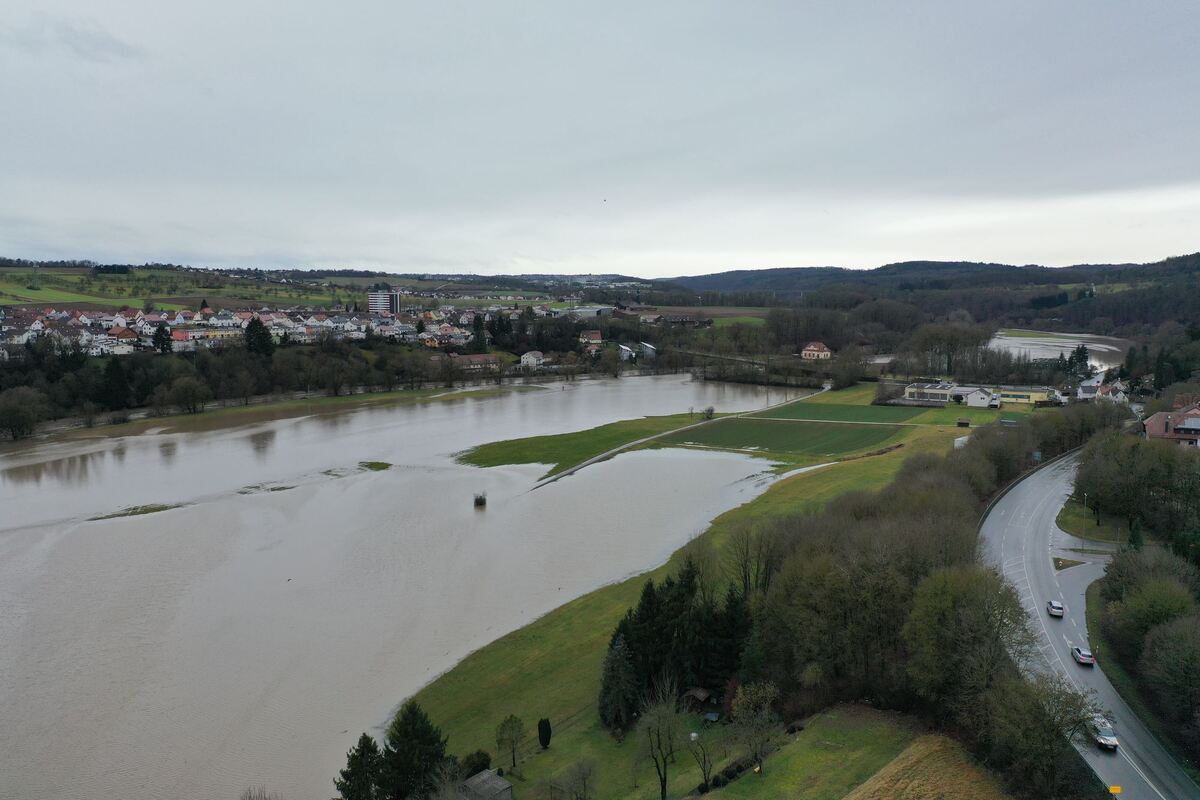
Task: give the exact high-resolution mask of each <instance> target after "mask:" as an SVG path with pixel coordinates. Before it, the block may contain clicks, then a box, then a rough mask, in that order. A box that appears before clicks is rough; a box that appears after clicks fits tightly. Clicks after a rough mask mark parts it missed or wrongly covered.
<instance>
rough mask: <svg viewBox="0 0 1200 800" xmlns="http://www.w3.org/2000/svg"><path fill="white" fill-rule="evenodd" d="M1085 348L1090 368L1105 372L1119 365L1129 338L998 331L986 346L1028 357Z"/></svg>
mask: <svg viewBox="0 0 1200 800" xmlns="http://www.w3.org/2000/svg"><path fill="white" fill-rule="evenodd" d="M1081 344H1084V345H1087V349H1088V354H1089V356H1090V361H1091V364H1092V366H1094V367H1095V368H1096V369H1108V368H1109V367H1116V366H1120V364H1121V363H1122V362H1124V361H1125V353H1126V352H1128V350H1129V346H1130V345H1131V344H1132V342H1130V341H1129V340H1128V339H1117V338H1115V337H1112V336H1092V335H1091V334H1088V333H1050V332H1047V331H1025V330H1010V331H1000V332H999V333H997V334H996V335H995V336H993V337H992V340H991V341H990V342H989V343H988V345H989V346H990V347H993V348H995V349H997V350H1008V351H1010V352H1012V353H1022V354H1024V355H1027V356H1029V358H1033V359H1037V358H1058V356H1059V354H1060V353H1061V354H1062V355H1064V356H1068V355H1070V354H1071V351H1072V350H1074V349H1075V348H1076V347H1078V346H1079V345H1081Z"/></svg>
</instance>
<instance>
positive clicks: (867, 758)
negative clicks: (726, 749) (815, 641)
mask: <svg viewBox="0 0 1200 800" xmlns="http://www.w3.org/2000/svg"><path fill="white" fill-rule="evenodd" d="M915 735H916V734H915V733H914V731H913V726H912V724H911V723H910V722H909V721H908V720H906V719H905V718H903V717H901V716H899V715H895V714H887V713H884V712H880V711H875V710H874V709H870V708H865V707H861V706H838V707H837V708H833V709H830V710H829V711H826V712H824V713H821V714H818V715H816V716H815V717H813V718H812V719H811V720H810V721H809V723H808V725H807V726H806V727H805V729H804V730H803V731H801V732H800V733H798V734H796V735H795V736H794V737H791V738H790V740H789V741H788V742H787V743H786V744H784V745H783V746H782V747H780V748H779V750H777V751H776V752H775V753H773V754H772V755H771V756H770V757H769V758H768V759H767V760H766V762H765V764H764V765H763V771H762V774H761V775H755V774H753V773H748V774H744V775H742V777H740V778H739V779H737V780H736V781H734V782H733V783H731V784H729V785H728V786H726V787H725V788H723V789H718V790H716V791H714V792H712V793H711V794H710V795H709V796H710V797H717V798H729V800H733V798H754V800H759V798H761V799H762V800H768V799H770V800H775V798H784V797H786V798H797V800H809V799H810V798H811V800H817V798H840V797H844V796H845V795H846V793H847V792H850V791H852V790H854V788H855V787H856V786H859V785H860V784H862V783H863V782H864V781H867V780H869V779H870V778H871V776H873V775H875V774H876V773H877V772H879V771H880V770H881V769H886V768H887V766H888V764H889V763H890V762H892V761H893V760H894V759H896V758H897V757H898V756H900V755H901V754H902V753H904V752H905V751H906V748H907V747H909V746H910V743H911V742H912V741H913V738H914V737H915Z"/></svg>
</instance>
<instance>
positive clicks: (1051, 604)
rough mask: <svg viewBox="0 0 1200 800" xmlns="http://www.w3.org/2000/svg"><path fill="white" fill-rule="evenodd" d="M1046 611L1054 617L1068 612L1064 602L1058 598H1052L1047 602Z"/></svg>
mask: <svg viewBox="0 0 1200 800" xmlns="http://www.w3.org/2000/svg"><path fill="white" fill-rule="evenodd" d="M1046 613H1047V614H1049V615H1050V616H1052V617H1061V616H1062V615H1063V614H1064V613H1066V609H1065V608H1063V604H1062V603H1060V602H1058V601H1057V600H1050V601H1048V602H1047V603H1046Z"/></svg>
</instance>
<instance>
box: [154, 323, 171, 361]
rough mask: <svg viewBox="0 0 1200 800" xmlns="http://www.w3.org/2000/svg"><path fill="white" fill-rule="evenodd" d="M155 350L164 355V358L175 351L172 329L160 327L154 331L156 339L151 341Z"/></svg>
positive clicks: (164, 326)
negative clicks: (172, 341)
mask: <svg viewBox="0 0 1200 800" xmlns="http://www.w3.org/2000/svg"><path fill="white" fill-rule="evenodd" d="M151 342H152V343H153V345H154V349H155V350H157V351H158V352H160V353H162V354H163V355H164V356H165V355H166V354H167V353H169V352H171V350H173V349H174V345H173V344H172V343H171V329H170V328H168V327H167V326H166V325H159V326H158V327H157V328H155V330H154V338H153V339H152V340H151Z"/></svg>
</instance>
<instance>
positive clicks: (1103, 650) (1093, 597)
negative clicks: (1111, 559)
mask: <svg viewBox="0 0 1200 800" xmlns="http://www.w3.org/2000/svg"><path fill="white" fill-rule="evenodd" d="M1086 597H1087V609H1086V612H1085V613H1086V616H1087V633H1088V642H1089V643H1090V644H1091V646H1092V652H1093V653H1095V654H1096V660H1097V661H1098V662H1099V663H1100V664H1101V666H1102V667H1103V668H1104V677H1106V678H1108V682H1109V683H1111V684H1112V685H1113V688H1114V689H1116V690H1117V694H1119V695H1121V699H1122V700H1124V701H1125V704H1126V705H1128V706H1129V707H1130V708H1131V709H1132V710H1133V713H1135V714H1137V716H1138V719H1140V720H1141V721H1142V724H1143V725H1145V726H1146V727H1147V728H1149V729H1150V732H1151V733H1153V734H1154V738H1156V739H1158V741H1159V744H1161V745H1162V746H1163V747H1164V748H1166V750H1167V752H1168V753H1170V754H1171V756H1172V757H1173V758H1174V759H1175V760H1176V761H1177V762H1178V763H1179V765H1180V766H1182V767H1183V769H1184V770H1185V771H1186V772H1187V773H1188V775H1190V776H1191V778H1192V780H1194V781H1196V782H1197V783H1200V764H1197V763H1196V762H1195V761H1194V760H1193V759H1192V758H1190V757H1189V756H1188V755H1187V754H1186V753H1185V752H1184V751H1183V749H1182V748H1180V747H1179V746H1178V745H1177V744H1176V743H1175V740H1174V739H1173V738H1172V737H1171V735H1170V733H1169V731H1168V729H1167V725H1166V723H1165V722H1164V721H1163V720H1162V718H1161V717H1160V716H1159V714H1158V712H1157V711H1156V710H1155V709H1154V706H1153V705H1152V704H1151V703H1150V701H1149V699H1148V698H1147V697H1146V696H1145V694H1143V693H1142V690H1141V688H1140V687H1139V686H1138V681H1137V678H1136V677H1134V675H1133V674H1131V673H1130V672H1129V670H1127V669H1126V668H1125V665H1124V664H1122V663H1121V662H1120V660H1118V659H1117V656H1116V651H1115V650H1114V649H1113V647H1112V644H1111V643H1110V642H1109V640H1108V637H1106V636H1105V635H1104V629H1103V628H1102V627H1101V625H1100V617H1101V613H1102V611H1103V605H1104V601H1103V600H1102V599H1101V598H1100V582H1099V581H1096V582H1095V583H1093V584H1092V585H1091V586H1089V587H1088V588H1087V596H1086ZM1119 733H1120V731H1118V734H1119Z"/></svg>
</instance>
